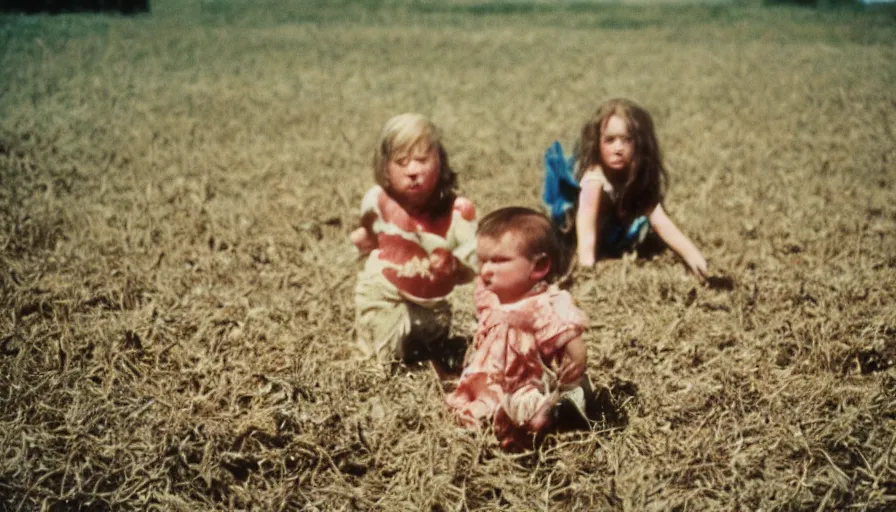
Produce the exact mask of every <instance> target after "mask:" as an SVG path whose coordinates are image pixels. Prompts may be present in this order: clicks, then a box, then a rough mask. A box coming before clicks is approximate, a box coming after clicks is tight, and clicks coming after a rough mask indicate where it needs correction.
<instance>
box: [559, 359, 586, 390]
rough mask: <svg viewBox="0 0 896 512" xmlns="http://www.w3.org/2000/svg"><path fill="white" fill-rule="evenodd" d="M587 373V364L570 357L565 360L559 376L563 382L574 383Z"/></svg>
mask: <svg viewBox="0 0 896 512" xmlns="http://www.w3.org/2000/svg"><path fill="white" fill-rule="evenodd" d="M584 373H585V365H583V364H580V363H577V362H576V361H573V360H572V359H570V358H567V359H566V360H565V361H563V364H561V365H560V368H559V371H558V372H557V378H558V379H559V380H560V382H561V383H562V384H572V383H574V382H578V381H579V379H581V378H582V375H584Z"/></svg>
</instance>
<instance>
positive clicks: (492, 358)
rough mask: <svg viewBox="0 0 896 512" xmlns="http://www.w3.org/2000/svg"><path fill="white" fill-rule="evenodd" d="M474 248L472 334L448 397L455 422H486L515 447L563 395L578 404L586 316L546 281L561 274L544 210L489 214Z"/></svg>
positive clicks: (547, 421)
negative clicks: (474, 326) (474, 327)
mask: <svg viewBox="0 0 896 512" xmlns="http://www.w3.org/2000/svg"><path fill="white" fill-rule="evenodd" d="M476 252H477V255H478V259H479V265H480V270H479V276H478V277H477V278H476V291H475V303H476V314H477V330H476V336H475V340H474V344H473V346H472V348H471V352H469V353H468V356H467V361H466V363H465V366H464V369H463V372H462V373H461V376H460V379H459V380H458V383H457V388H456V389H455V390H454V391H453V392H451V393H450V394H448V396H447V398H446V399H447V402H448V405H449V406H450V407H451V408H452V409H453V411H454V412H455V414H456V416H457V418H458V420H459V421H460V423H461V424H463V425H465V426H467V427H477V426H479V425H481V424H482V423H483V422H490V423H492V424H493V426H494V430H495V433H496V434H497V436H498V439H499V440H500V442H501V445H502V446H503V447H505V448H512V447H521V446H523V445H524V444H525V443H526V442H530V441H531V440H532V438H533V435H536V436H537V435H538V434H542V433H544V432H545V431H546V430H547V429H548V428H549V427H550V426H551V423H552V410H553V409H554V407H555V406H556V405H558V404H559V402H560V401H561V399H562V398H564V396H566V395H569V396H578V397H579V400H578V402H577V403H576V405H577V407H578V409H579V410H580V411H583V410H584V400H583V399H584V395H583V394H582V387H581V386H582V384H583V382H584V379H585V377H584V375H585V363H586V355H587V352H586V348H585V343H584V341H583V340H582V333H583V331H584V330H585V326H586V325H587V319H586V317H585V314H584V313H583V312H582V311H581V310H579V309H578V308H577V307H576V306H575V304H574V303H573V299H572V296H571V295H570V294H569V293H568V292H566V291H562V290H560V289H558V288H557V286H556V285H554V284H552V281H554V280H555V278H557V277H558V276H560V275H562V274H563V269H562V267H561V265H560V264H559V263H558V262H560V261H561V260H560V257H561V245H560V242H559V240H558V239H557V237H556V234H555V232H554V229H553V227H552V225H551V222H550V220H548V218H547V217H545V216H544V215H543V214H541V213H538V212H536V211H535V210H531V209H528V208H521V207H510V208H502V209H500V210H496V211H494V212H492V213H490V214H489V215H487V216H486V217H485V218H483V219H482V221H481V222H480V224H479V231H478V234H477V249H476ZM570 391H572V392H573V393H570ZM575 391H578V393H576V392H575Z"/></svg>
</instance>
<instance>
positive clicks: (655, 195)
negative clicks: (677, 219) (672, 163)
mask: <svg viewBox="0 0 896 512" xmlns="http://www.w3.org/2000/svg"><path fill="white" fill-rule="evenodd" d="M614 115H615V116H619V117H620V118H621V119H622V120H623V121H624V122H625V126H626V127H627V128H628V131H629V134H630V135H631V136H632V139H633V140H634V154H633V156H632V163H631V166H630V167H629V173H628V177H627V178H626V181H625V184H624V185H623V186H622V187H621V189H619V190H618V192H619V199H618V201H617V202H616V205H615V206H616V214H617V215H618V216H619V218H620V219H630V218H633V217H637V216H639V215H643V214H644V213H645V212H647V211H649V210H651V209H653V208H654V207H656V205H658V204H660V203H661V202H663V196H664V195H665V189H666V183H667V181H668V175H667V174H666V168H665V167H664V166H663V158H662V153H661V152H660V145H659V142H658V141H657V137H656V130H655V129H654V127H653V119H652V118H651V117H650V114H649V113H648V112H647V111H646V110H644V109H643V108H641V107H640V106H639V105H638V104H636V103H635V102H633V101H631V100H627V99H624V98H614V99H611V100H609V101H607V102H605V103H604V104H603V105H601V106H600V107H598V109H597V111H596V112H595V113H594V114H593V115H592V116H591V118H590V119H588V121H587V122H586V123H585V126H583V127H582V134H581V136H580V137H579V142H578V144H577V146H576V149H575V156H576V162H577V165H578V168H577V169H576V179H577V180H579V181H581V179H582V175H583V174H584V173H585V171H587V170H588V169H590V168H592V167H593V166H595V165H600V166H601V167H603V166H604V165H605V164H604V162H603V160H602V159H601V155H600V139H601V136H602V134H603V130H604V128H606V125H607V121H608V120H609V119H610V117H612V116H614Z"/></svg>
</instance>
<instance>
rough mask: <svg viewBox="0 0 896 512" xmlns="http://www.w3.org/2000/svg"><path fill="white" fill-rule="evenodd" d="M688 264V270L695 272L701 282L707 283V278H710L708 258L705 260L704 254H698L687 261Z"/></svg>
mask: <svg viewBox="0 0 896 512" xmlns="http://www.w3.org/2000/svg"><path fill="white" fill-rule="evenodd" d="M687 264H688V268H690V269H691V272H693V273H694V275H696V276H697V278H698V279H700V281H706V278H707V277H708V276H709V270H707V266H706V258H704V257H703V255H702V254H700V253H699V252H698V253H697V254H694V255H691V257H690V258H688V259H687Z"/></svg>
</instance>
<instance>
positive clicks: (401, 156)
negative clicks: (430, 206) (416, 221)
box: [386, 144, 442, 210]
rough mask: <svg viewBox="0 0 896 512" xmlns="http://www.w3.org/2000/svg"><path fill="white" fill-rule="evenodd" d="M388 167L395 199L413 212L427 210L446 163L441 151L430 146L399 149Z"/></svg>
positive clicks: (387, 170) (420, 145) (419, 145)
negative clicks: (442, 159) (440, 154)
mask: <svg viewBox="0 0 896 512" xmlns="http://www.w3.org/2000/svg"><path fill="white" fill-rule="evenodd" d="M386 165H387V167H386V172H387V174H388V176H389V184H390V185H391V188H392V194H393V195H394V196H395V198H396V199H397V200H398V201H399V202H400V203H401V204H403V205H404V206H406V207H410V208H411V209H417V210H420V209H424V208H425V207H426V204H427V202H428V201H429V199H430V197H431V196H432V194H433V192H434V191H435V189H436V186H438V184H439V174H440V173H441V170H442V162H441V160H440V158H439V152H438V151H437V149H436V148H435V147H430V146H429V145H427V144H417V145H416V146H414V147H413V148H410V149H409V150H406V149H399V150H397V151H395V153H394V154H393V155H392V158H390V159H389V162H388V164H386Z"/></svg>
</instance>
